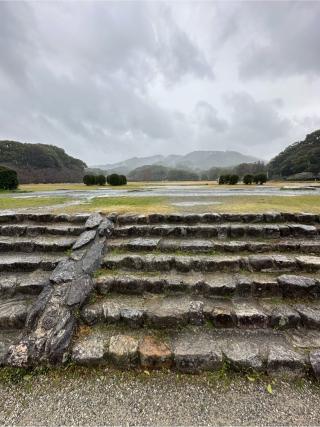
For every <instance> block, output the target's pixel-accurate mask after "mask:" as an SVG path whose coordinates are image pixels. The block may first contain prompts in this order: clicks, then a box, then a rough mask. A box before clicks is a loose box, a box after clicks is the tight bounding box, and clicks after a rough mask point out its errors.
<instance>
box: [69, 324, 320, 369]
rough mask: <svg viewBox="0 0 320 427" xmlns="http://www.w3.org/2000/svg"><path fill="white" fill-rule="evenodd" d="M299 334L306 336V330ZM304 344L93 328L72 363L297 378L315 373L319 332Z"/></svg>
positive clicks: (269, 333)
mask: <svg viewBox="0 0 320 427" xmlns="http://www.w3.org/2000/svg"><path fill="white" fill-rule="evenodd" d="M300 333H302V334H303V335H304V336H305V337H306V336H307V333H306V332H305V331H304V330H301V331H300ZM306 344H308V345H307V346H306V347H305V348H301V347H299V348H297V347H296V346H295V345H294V343H293V342H292V337H291V336H290V334H288V333H285V332H283V331H276V330H270V329H269V330H259V329H258V330H239V329H238V330H237V329H213V328H208V327H199V326H193V327H190V328H188V329H186V330H185V329H182V330H178V331H177V330H167V331H165V333H162V334H161V335H159V333H158V332H157V331H156V330H145V329H141V330H132V329H128V328H126V329H125V328H121V329H120V330H119V329H118V328H117V327H112V328H108V329H100V328H93V329H92V330H91V331H90V333H89V334H87V335H85V336H81V338H78V339H77V340H76V342H75V343H74V345H73V348H72V360H73V362H74V363H77V364H82V365H89V366H90V365H97V364H102V365H106V364H113V365H116V366H117V367H122V368H127V369H128V368H136V367H140V368H143V369H161V368H171V369H175V370H178V371H181V372H189V373H199V372H202V371H219V370H221V371H223V372H224V374H225V373H226V370H235V371H242V372H243V371H244V372H261V373H267V374H269V375H272V376H273V375H274V376H279V375H290V376H295V377H296V376H298V377H300V376H303V375H307V374H308V372H309V370H312V368H314V370H315V374H317V373H318V372H317V361H318V359H319V356H318V357H317V350H315V348H317V347H318V346H319V345H320V333H319V332H318V331H317V332H316V335H315V336H313V339H310V340H309V341H306ZM312 344H313V345H314V347H315V348H313V347H312ZM309 355H310V357H309ZM310 360H311V363H310Z"/></svg>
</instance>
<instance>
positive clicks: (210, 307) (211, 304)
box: [81, 294, 320, 329]
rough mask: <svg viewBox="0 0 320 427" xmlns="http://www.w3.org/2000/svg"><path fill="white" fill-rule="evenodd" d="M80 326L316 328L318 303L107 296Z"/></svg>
mask: <svg viewBox="0 0 320 427" xmlns="http://www.w3.org/2000/svg"><path fill="white" fill-rule="evenodd" d="M81 318H82V320H83V322H84V323H86V324H88V325H94V324H98V323H102V324H124V325H127V326H129V327H131V328H141V327H153V328H164V329H166V328H181V327H186V326H188V325H203V324H205V323H206V322H210V324H211V325H213V327H215V328H243V329H248V328H249V329H250V328H260V329H261V328H263V329H266V328H283V329H285V328H295V327H297V326H304V327H307V328H310V329H312V328H315V329H318V328H319V327H320V303H308V304H307V303H304V304H298V303H296V302H274V301H273V300H272V299H269V300H268V299H264V300H259V302H258V301H255V300H248V299H241V298H237V299H232V300H225V299H218V298H216V299H213V298H204V297H202V296H199V295H198V296H197V297H192V296H190V295H184V296H181V295H179V296H178V295H150V294H149V295H143V296H125V295H111V294H110V295H108V296H107V297H104V298H99V299H98V301H97V302H94V303H91V304H88V305H86V306H85V307H84V308H83V309H82V311H81Z"/></svg>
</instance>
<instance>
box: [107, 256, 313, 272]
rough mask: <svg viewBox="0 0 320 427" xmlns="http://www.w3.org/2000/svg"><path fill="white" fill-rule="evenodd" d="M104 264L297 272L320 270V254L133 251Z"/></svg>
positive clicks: (133, 267)
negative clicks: (160, 252)
mask: <svg viewBox="0 0 320 427" xmlns="http://www.w3.org/2000/svg"><path fill="white" fill-rule="evenodd" d="M102 266H103V267H105V268H108V269H130V270H138V271H170V270H175V271H178V272H189V271H199V272H202V273H204V272H217V271H225V272H228V273H230V272H239V271H240V270H244V271H252V272H255V271H257V272H259V271H260V272H279V271H282V272H296V271H319V270H320V256H309V255H298V254H296V255H293V254H290V255H279V254H267V255H249V256H237V255H228V256H220V255H176V256H175V255H169V254H165V255H162V254H147V255H133V254H132V253H121V254H113V253H112V252H111V253H107V255H106V256H105V258H104V260H103V263H102Z"/></svg>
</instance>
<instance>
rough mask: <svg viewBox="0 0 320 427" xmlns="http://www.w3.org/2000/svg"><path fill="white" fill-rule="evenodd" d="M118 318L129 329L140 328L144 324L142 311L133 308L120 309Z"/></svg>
mask: <svg viewBox="0 0 320 427" xmlns="http://www.w3.org/2000/svg"><path fill="white" fill-rule="evenodd" d="M120 318H121V320H123V321H124V322H125V323H126V324H127V325H129V326H130V327H131V328H137V327H141V326H142V325H143V322H144V311H143V310H138V309H135V308H121V309H120Z"/></svg>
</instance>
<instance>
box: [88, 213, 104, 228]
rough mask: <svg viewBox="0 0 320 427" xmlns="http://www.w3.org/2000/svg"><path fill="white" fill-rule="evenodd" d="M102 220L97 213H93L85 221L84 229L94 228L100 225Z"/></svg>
mask: <svg viewBox="0 0 320 427" xmlns="http://www.w3.org/2000/svg"><path fill="white" fill-rule="evenodd" d="M102 220H103V217H102V216H101V215H100V214H99V213H93V214H92V215H90V216H89V218H88V219H87V221H86V223H85V228H86V229H90V228H96V227H98V226H99V225H100V223H101V222H102Z"/></svg>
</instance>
